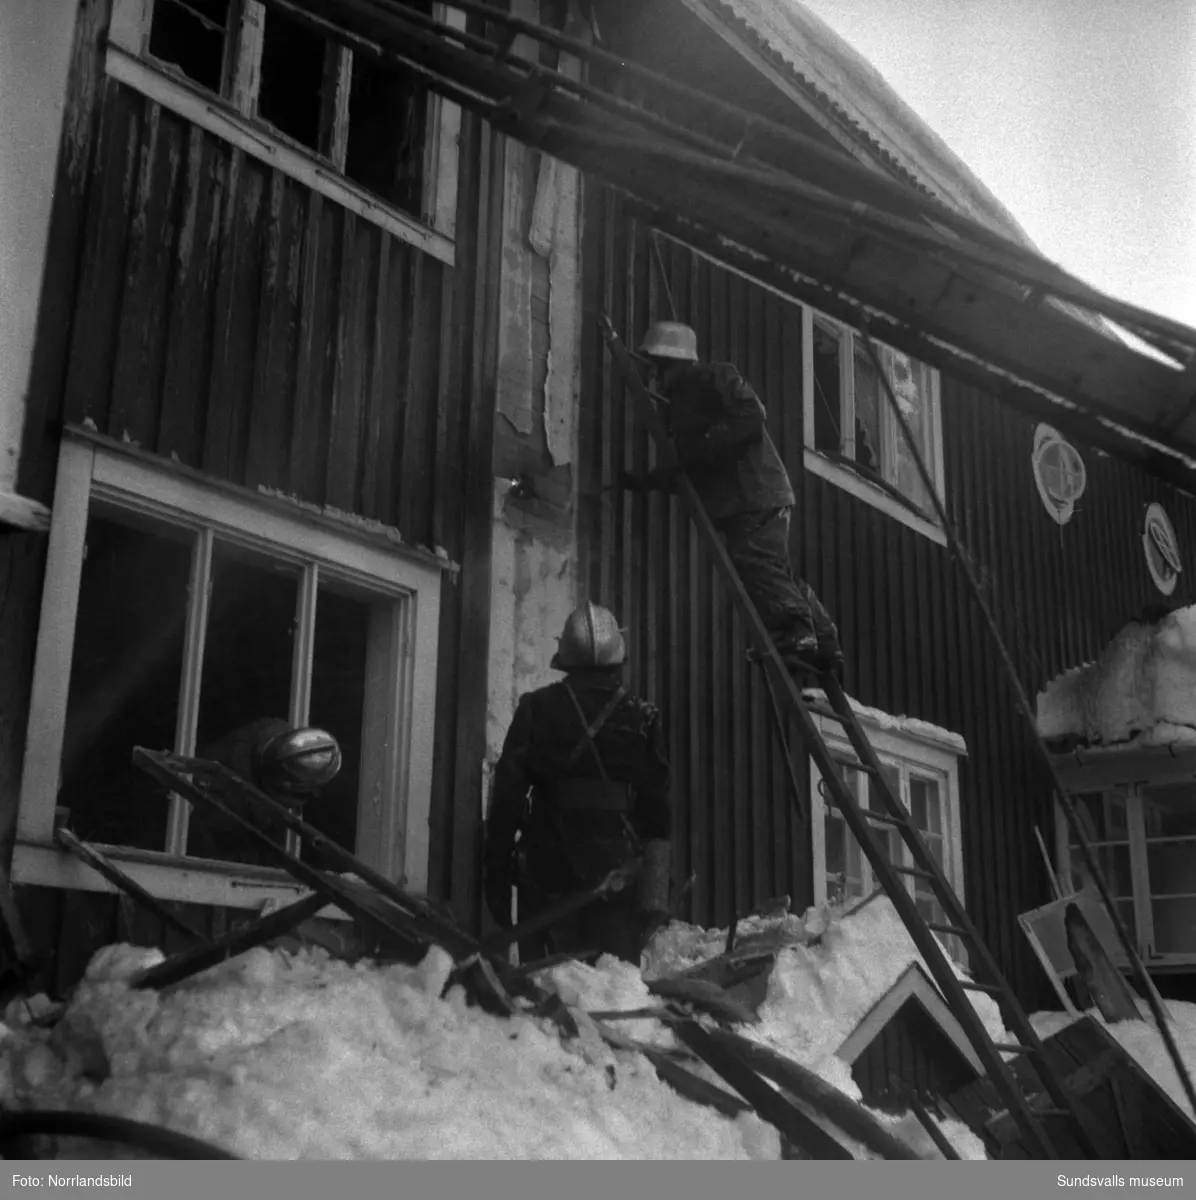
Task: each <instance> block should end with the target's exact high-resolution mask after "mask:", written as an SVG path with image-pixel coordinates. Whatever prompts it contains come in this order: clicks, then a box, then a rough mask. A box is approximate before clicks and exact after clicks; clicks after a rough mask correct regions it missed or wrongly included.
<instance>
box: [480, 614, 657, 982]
mask: <svg viewBox="0 0 1196 1200" xmlns="http://www.w3.org/2000/svg"><path fill="white" fill-rule="evenodd" d="M625 661H626V649H625V646H624V642H623V636H622V634H621V633H620V631H619V628H618V625H617V622H616V621H615V618H614V615H613V614H612V613H610V612H609V611H608V610H606V609H604V608H599V607H598V606H596V605H593V604H585V605H583V606H582V607H581V608H579V609H577V610H576V611H575V612H574V613H572V614H571V615H570V617H569V619H568V621H567V622H566V623H565V629H564V632H563V633H562V634H561V637H560V646H559V649H558V651H557V654H556V656H555V657H554V658H553V660H552V666H553V667H554V668H555V669H557V670H562V671H564V672H565V673H566V678H565V679H564V680H562V681H561V682H559V683H553V684H550V685H549V686H548V687H544V688H540V689H538V690H537V691H534V692H529V693H527V694H526V695H524V696H523V697H521V699H520V701H519V704H518V706H517V708H516V710H515V716H514V719H513V720H512V721H511V727H510V729H509V730H508V732H507V737H506V741H505V743H504V745H503V751H502V756H501V757H500V758H499V760H498V763H497V765H496V767H495V773H494V790H493V794H492V798H491V806H490V813H489V816H488V818H487V822H486V861H485V871H486V902H487V906H488V907H489V909H490V911H491V913H492V915H493V916H494V919H495V920H496V921H497V922H498V923H499V924H500V925H501V926H503V927H504V928H506V927H509V926H510V925H511V888H512V886H517V887H518V904H519V919H520V921H525V920H528V919H530V918H531V917H533V916H535V915H536V914H537V913H538V912H541V911H543V910H544V909H545V908H547V907H550V906H551V905H552V904H554V903H557V902H559V901H560V900H561V899H563V898H564V897H566V896H569V895H572V894H575V893H576V892H579V891H581V890H582V889H584V888H586V887H590V886H593V885H594V884H596V883H599V882H600V881H601V880H602V879H603V877H604V876H605V875H606V874H607V873H608V872H610V871H611V870H613V869H615V868H616V867H618V866H620V865H622V864H623V863H625V862H627V861H628V860H629V859H630V858H632V857H633V856H635V855H637V854H642V855H643V856H644V863H645V865H644V867H643V869H642V870H641V873H640V876H639V878H638V880H637V882H636V883H633V884H632V885H631V886H629V887H626V888H624V890H623V891H622V892H617V893H615V894H614V895H612V896H610V897H608V898H606V899H602V900H598V901H595V902H594V903H593V904H590V905H589V906H587V907H586V908H584V909H582V910H581V911H580V912H578V913H577V914H576V915H575V916H574V917H572V918H569V919H567V920H566V921H564V922H562V923H560V924H558V925H556V926H554V927H553V928H552V929H550V930H548V931H547V932H546V934H544V935H542V936H541V937H538V938H535V939H532V940H530V941H529V942H528V943H526V944H523V943H521V944H520V958H521V959H522V960H523V961H525V962H528V961H533V960H535V959H539V958H542V957H544V956H545V955H547V954H551V953H557V952H571V953H579V952H583V951H586V950H600V951H603V952H604V953H608V954H614V955H616V956H617V957H620V958H623V959H625V960H627V961H628V962H632V963H635V964H636V965H637V966H638V965H639V961H640V954H641V953H642V950H643V947H644V943H645V941H646V938H647V935H648V933H649V932H650V930H651V928H652V927H653V925H654V924H657V923H659V921H660V920H661V919H662V917H663V915H664V910H665V909H666V908H667V905H668V884H669V849H670V846H669V841H668V839H669V836H670V832H671V830H670V825H671V810H670V806H669V798H668V788H669V766H668V762H667V760H666V758H665V755H664V750H663V747H662V745H661V731H660V715H659V713H658V712H657V710H656V709H655V708H654V707H653V706H652V705H650V704H647V703H646V702H645V701H643V700H641V699H639V698H638V697H636V696H634V695H631V694H630V693H628V692H627V691H626V690H625V689H624V687H623V684H622V681H621V679H620V676H621V674H622V668H623V664H624V663H625ZM517 834H518V835H519V841H518V843H516V835H517Z"/></svg>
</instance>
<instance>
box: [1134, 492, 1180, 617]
mask: <svg viewBox="0 0 1196 1200" xmlns="http://www.w3.org/2000/svg"><path fill="white" fill-rule="evenodd" d="M1142 547H1143V549H1144V550H1145V551H1146V566H1147V569H1148V570H1149V571H1150V577H1151V579H1153V580H1154V584H1155V587H1157V588H1158V589H1159V591H1160V592H1162V593H1163V595H1164V596H1170V595H1171V593H1172V592H1173V591H1175V585H1176V583H1177V582H1178V580H1179V573H1180V572H1181V571H1182V570H1183V564H1182V563H1181V562H1180V559H1179V543H1178V542H1177V541H1176V538H1175V530H1174V529H1173V528H1172V527H1171V521H1170V520H1169V519H1168V517H1167V514H1166V512H1164V510H1163V506H1162V505H1161V504H1152V505H1151V506H1150V507H1149V508H1148V509H1147V510H1146V522H1145V526H1144V528H1143V531H1142Z"/></svg>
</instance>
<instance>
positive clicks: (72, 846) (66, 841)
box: [54, 829, 209, 946]
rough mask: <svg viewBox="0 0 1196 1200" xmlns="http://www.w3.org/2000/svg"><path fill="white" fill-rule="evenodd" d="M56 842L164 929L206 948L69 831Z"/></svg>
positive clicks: (203, 940)
mask: <svg viewBox="0 0 1196 1200" xmlns="http://www.w3.org/2000/svg"><path fill="white" fill-rule="evenodd" d="M54 837H55V840H56V841H57V842H58V844H59V845H60V846H62V848H63V849H64V850H67V851H69V852H70V853H71V854H73V855H74V856H75V857H76V858H77V859H78V860H79V861H80V862H82V863H85V864H86V865H87V866H89V867H90V868H91V869H92V870H93V871H95V873H96V874H97V875H100V876H102V877H103V878H104V879H106V880H108V882H109V883H110V884H112V886H113V887H115V888H116V889H117V890H118V891H121V892H124V893H125V895H126V896H128V897H130V899H132V900H135V901H136V902H137V903H138V904H140V905H141V907H142V908H144V909H145V910H146V912H148V913H152V914H153V915H154V916H155V917H157V918H158V920H159V921H161V922H162V923H163V924H164V925H167V926H169V927H170V928H171V929H173V930H174V931H175V933H178V934H180V935H182V936H183V937H185V938H186V939H187V941H189V942H191V943H192V944H196V945H205V946H206V945H208V944H209V943H208V940H207V938H205V937H203V936H202V935H201V934H199V933H197V932H196V931H195V930H194V929H192V928H191V926H190V925H188V924H187V923H186V922H185V921H183V920H182V919H181V918H179V917H177V916H175V914H174V913H172V912H171V911H170V909H168V908H167V907H166V905H165V904H164V903H163V902H162V901H161V900H159V899H158V897H157V896H155V895H153V893H151V892H147V891H146V890H145V888H143V887H142V886H141V884H139V883H138V882H137V881H136V880H135V879H130V878H129V876H128V875H126V874H125V873H124V871H122V870H121V869H120V867H118V866H117V865H116V864H115V863H114V862H112V861H111V860H110V859H108V858H105V857H104V855H102V854H101V853H100V852H99V851H98V850H97V849H96V848H95V847H94V846H89V845H88V844H87V843H86V842H82V841H80V840H79V839H78V838H77V837H75V835H74V834H73V833H71V831H70V830H69V829H58V830H55V833H54Z"/></svg>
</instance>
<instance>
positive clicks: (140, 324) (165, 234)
mask: <svg viewBox="0 0 1196 1200" xmlns="http://www.w3.org/2000/svg"><path fill="white" fill-rule="evenodd" d="M183 134H184V130H183V128H182V127H181V126H180V124H179V123H178V122H176V121H175V120H174V119H173V118H171V117H170V116H169V115H167V116H166V117H165V118H163V115H162V111H161V109H160V108H159V107H158V105H156V104H154V103H153V102H152V101H147V102H146V116H145V123H144V132H143V134H142V138H141V161H140V163H139V165H138V177H137V186H136V190H135V192H134V195H133V210H132V214H131V216H132V221H131V225H130V229H129V240H128V247H127V257H126V262H125V282H124V296H123V299H122V303H121V312H120V321H119V325H118V328H117V332H116V337H117V349H116V362H115V364H114V367H113V381H112V405H111V408H110V410H109V414H108V426H107V430H108V432H109V433H110V434H111V435H112V436H113V437H117V438H121V439H122V440H124V439H128V440H131V441H132V442H133V443H134V444H136V445H139V446H147V447H148V446H152V445H154V444H155V440H156V439H155V434H156V431H157V425H158V419H157V416H158V407H159V404H160V394H161V393H160V388H161V383H162V369H163V363H164V360H165V356H166V343H165V338H164V336H163V335H164V333H165V329H164V326H163V322H162V320H161V314H162V312H164V311H165V310H166V307H167V301H168V289H169V285H170V279H171V272H170V269H169V264H170V260H171V257H172V255H171V249H172V245H171V244H172V242H173V240H174V236H175V221H174V214H175V210H176V207H177V204H178V185H179V175H180V165H181V162H182V158H183Z"/></svg>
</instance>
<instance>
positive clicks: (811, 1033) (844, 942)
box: [621, 895, 1014, 1159]
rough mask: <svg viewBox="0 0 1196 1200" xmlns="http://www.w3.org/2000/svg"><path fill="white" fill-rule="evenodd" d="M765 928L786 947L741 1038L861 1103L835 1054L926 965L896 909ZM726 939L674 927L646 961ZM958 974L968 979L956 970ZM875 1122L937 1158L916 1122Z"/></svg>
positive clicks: (711, 948)
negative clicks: (912, 971) (915, 966)
mask: <svg viewBox="0 0 1196 1200" xmlns="http://www.w3.org/2000/svg"><path fill="white" fill-rule="evenodd" d="M765 924H766V925H769V924H771V925H772V927H773V929H774V930H777V933H778V935H779V931H780V928H782V927H783V928H784V929H785V931H786V933H787V934H788V935H789V942H788V944H787V945H784V946H783V947H782V948H781V949H780V950H779V952H778V954H777V961H776V965H775V966H774V967H773V970H772V973H771V975H770V977H769V981H768V993H767V996H766V997H765V1000H764V1002H763V1004H761V1006H760V1009H759V1012H758V1016H759V1023H758V1024H754V1025H745V1026H743V1027H741V1029H740V1030H739V1032H741V1033H742V1034H743V1035H744V1036H746V1037H749V1038H751V1039H753V1040H754V1041H757V1042H760V1043H761V1044H762V1045H765V1046H768V1047H769V1048H770V1049H772V1050H775V1051H776V1052H777V1053H779V1054H783V1055H784V1056H785V1057H787V1058H790V1059H793V1060H794V1061H796V1062H798V1063H800V1064H801V1065H802V1066H804V1067H806V1068H808V1069H809V1070H811V1071H814V1072H815V1073H816V1074H817V1075H819V1076H820V1077H821V1078H822V1079H823V1080H824V1081H825V1082H827V1083H829V1084H831V1085H832V1086H834V1087H836V1088H838V1089H839V1090H840V1091H842V1092H844V1093H845V1094H846V1095H848V1096H850V1097H851V1098H852V1099H853V1100H859V1099H860V1098H861V1093H860V1089H859V1087H858V1086H857V1085H856V1082H855V1080H854V1079H853V1078H852V1076H851V1068H850V1067H849V1066H848V1064H847V1063H845V1062H844V1061H843V1060H842V1059H840V1058H838V1057H836V1051H837V1050H838V1049H839V1047H840V1046H841V1045H842V1044H843V1042H844V1041H845V1040H846V1039H847V1037H848V1035H849V1034H850V1033H851V1032H852V1031H853V1030H854V1029H855V1027H856V1026H857V1025H858V1024H859V1022H860V1021H861V1020H862V1019H863V1017H864V1016H866V1015H867V1013H868V1012H869V1011H870V1010H871V1008H872V1007H873V1006H874V1005H875V1004H876V1002H877V1001H878V1000H880V999H881V997H882V996H884V994H885V993H886V992H887V991H888V990H889V988H891V987H892V986H893V984H894V983H896V982H897V980H898V979H899V978H900V976H901V974H902V972H904V971H905V970H906V968H907V967H908V966H909V965H910V964H911V963H914V962H918V963H921V964H922V966H923V967H925V963H924V962H923V960H922V958H921V956H920V955H919V953H918V950H917V947H916V946H915V945H914V943H913V940H912V939H911V938H910V936H909V933H908V932H907V930H906V928H905V926H904V925H903V924H902V923H901V919H900V917H898V915H897V911H896V909H894V907H893V904H892V901H890V900H889V899H888V898H887V897H885V896H880V895H878V896H875V897H873V898H872V899H871V900H869V901H868V902H867V903H865V904H863V905H861V906H859V907H858V908H856V909H854V910H849V911H848V912H847V913H845V914H842V915H836V914H831V913H828V911H827V910H826V909H811V910H810V911H809V912H807V913H806V915H805V916H804V917H800V918H799V917H792V916H790V917H788V918H786V919H785V921H784V922H783V923H781V922H771V923H765ZM746 925H747V923H746V922H745V924H744V927H746ZM741 928H742V927H741ZM725 941H726V930H701V929H698V928H697V927H695V926H690V925H682V924H680V923H679V922H674V923H673V924H671V925H670V926H668V928H667V929H665V930H663V931H662V932H660V933H658V934H657V936H656V938H655V939H654V943H653V946H652V947H651V948H650V954H649V962H650V965H651V966H652V968H653V970H656V969H658V968H659V966H660V965H661V964H664V963H669V964H672V963H681V964H685V965H688V964H689V961H690V959H691V957H692V956H694V955H695V954H697V953H698V952H699V951H701V957H703V958H706V957H712V956H713V955H715V954H718V953H720V952H721V951H722V948H723V945H724V944H725ZM737 944H739V943H738V942H737ZM699 961H700V959H699ZM955 973H956V975H957V976H959V977H960V978H966V973H965V972H963V971H962V970H959V969H958V968H956V972H955ZM969 999H970V1000H971V1003H972V1005H973V1007H975V1009H976V1011H977V1012H978V1013H979V1014H980V1017H981V1019H982V1020H983V1021H984V1024H985V1027H986V1028H987V1029H988V1031H989V1033H990V1035H991V1036H992V1037H993V1039H994V1040H996V1041H1002V1042H1010V1041H1013V1040H1014V1039H1013V1038H1012V1037H1011V1036H1010V1034H1009V1033H1008V1031H1007V1030H1006V1029H1005V1027H1004V1025H1003V1023H1002V1021H1001V1015H1000V1010H999V1009H998V1007H997V1004H996V1001H994V1000H993V999H991V998H990V997H988V996H985V995H982V994H979V993H973V994H970V995H969ZM628 1007H640V1005H639V1004H638V1003H636V1004H629V1005H628ZM621 1024H622V1023H621ZM645 1024H646V1022H645ZM637 1036H642V1035H637ZM874 1115H875V1116H876V1117H877V1118H878V1119H879V1120H881V1121H883V1122H885V1123H887V1124H888V1125H889V1126H890V1127H891V1128H892V1129H893V1131H894V1132H895V1133H897V1135H898V1136H900V1137H901V1138H903V1139H904V1140H905V1141H906V1142H907V1143H908V1144H910V1145H911V1146H913V1147H914V1148H915V1149H918V1150H919V1151H921V1152H922V1153H925V1154H928V1155H930V1156H937V1151H936V1150H935V1149H934V1147H933V1144H932V1143H931V1142H930V1139H929V1137H928V1135H927V1134H926V1132H925V1131H924V1130H923V1129H922V1127H921V1125H919V1124H918V1122H917V1120H916V1118H912V1117H908V1118H893V1117H891V1116H888V1115H886V1114H883V1113H875V1114H874ZM939 1125H940V1127H941V1128H942V1129H943V1131H944V1133H946V1135H947V1137H948V1138H949V1139H950V1140H951V1142H952V1144H953V1145H954V1146H955V1148H956V1150H957V1152H958V1153H959V1154H960V1155H961V1157H963V1158H971V1159H980V1158H985V1157H986V1155H985V1152H984V1146H983V1144H982V1142H981V1141H980V1139H979V1138H977V1137H976V1136H975V1135H974V1134H972V1133H971V1131H970V1130H968V1129H967V1128H966V1127H965V1126H963V1125H961V1124H959V1123H957V1122H939Z"/></svg>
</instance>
